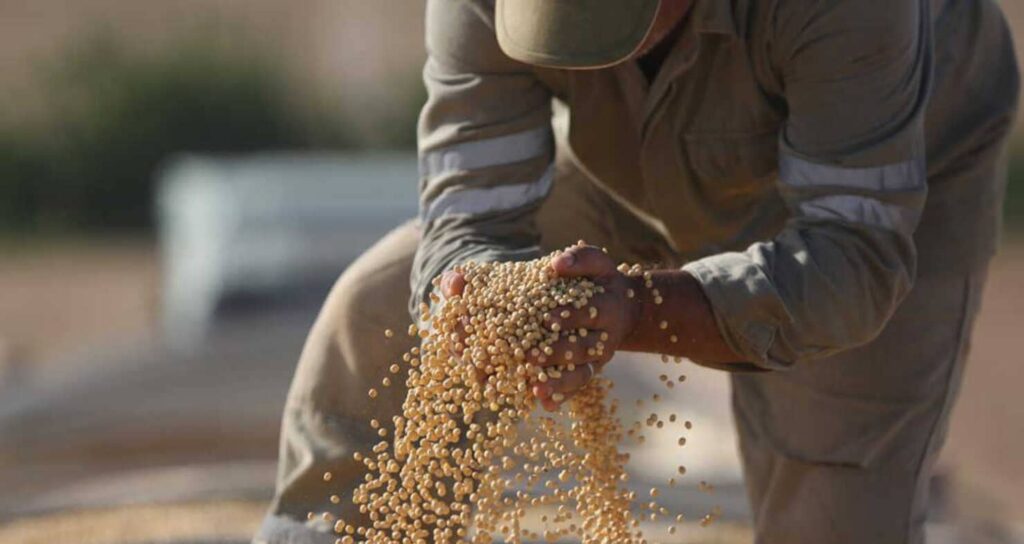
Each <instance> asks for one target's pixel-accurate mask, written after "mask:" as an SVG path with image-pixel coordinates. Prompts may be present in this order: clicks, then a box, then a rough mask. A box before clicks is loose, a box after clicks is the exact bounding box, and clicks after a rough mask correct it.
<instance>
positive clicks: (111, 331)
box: [0, 237, 1024, 542]
mask: <svg viewBox="0 0 1024 544" xmlns="http://www.w3.org/2000/svg"><path fill="white" fill-rule="evenodd" d="M157 287H158V262H157V253H156V251H155V250H154V249H153V247H152V246H151V245H148V244H144V243H138V242H134V243H119V244H114V245H110V246H107V245H97V244H90V245H86V246H84V247H83V246H60V247H54V248H49V249H46V250H42V251H34V252H33V251H24V252H21V253H16V254H14V255H13V257H12V258H8V255H5V258H4V259H3V260H0V293H2V296H0V339H3V340H5V341H6V342H7V345H13V346H17V347H18V349H17V351H14V352H12V353H13V356H12V357H10V359H9V360H10V361H32V360H37V361H45V364H32V363H27V364H26V366H27V367H28V370H27V371H26V372H28V374H27V375H28V379H35V378H37V377H38V376H43V375H51V374H58V375H59V374H64V373H65V372H66V371H74V372H86V373H87V372H88V370H89V369H88V368H85V367H84V365H86V364H88V363H85V362H83V361H84V360H83V359H82V358H80V357H77V356H76V355H75V354H76V353H78V352H80V351H81V350H83V349H86V348H87V347H94V346H97V345H103V344H109V343H111V342H113V343H120V342H131V341H132V340H133V339H134V340H136V341H141V340H143V339H145V338H146V337H148V336H150V335H152V333H153V331H154V329H155V327H154V325H155V323H156V309H157V308H158V305H157V296H156V295H157V293H158V289H157ZM1022 325H1024V238H1022V237H1018V238H1015V239H1010V240H1008V241H1007V243H1006V244H1005V246H1004V248H1003V250H1002V252H1001V253H1000V255H999V256H998V257H997V258H996V260H995V261H994V262H993V265H992V268H991V273H990V278H989V282H988V285H987V289H986V295H985V301H984V303H983V307H982V313H981V315H980V317H979V320H978V322H977V326H976V329H975V335H974V342H973V349H972V355H971V359H970V363H969V368H968V371H967V374H966V381H965V383H964V388H963V391H962V393H961V397H960V400H959V404H958V407H957V411H956V413H955V416H954V420H953V423H952V426H951V431H950V439H949V443H948V445H947V448H946V450H945V453H944V455H943V458H942V462H941V464H942V466H943V471H944V473H946V474H948V475H950V476H951V478H950V481H952V482H955V484H956V492H955V494H954V495H955V496H954V497H952V499H951V502H952V503H953V505H954V507H955V508H956V509H957V510H958V511H959V512H962V513H965V514H967V515H969V516H970V517H972V518H975V519H994V520H1000V521H1005V520H1012V522H1013V523H1014V524H1020V523H1021V522H1024V424H1022V423H1021V421H1024V397H1021V395H1020V394H1019V392H1018V390H1019V388H1020V387H1021V386H1020V384H1021V383H1024V364H1021V363H1024V356H1022V355H1021V354H1022V353H1024V334H1022V331H1024V327H1022ZM2 360H3V358H2V357H0V362H2ZM290 364H291V359H288V361H284V362H283V363H282V365H284V366H285V367H290ZM62 365H77V366H76V367H75V368H73V369H72V368H70V367H65V366H62ZM37 366H38V367H40V368H38V369H37V368H35V367H37ZM2 368H3V367H2V365H0V369H2ZM229 370H230V369H229ZM226 372H227V371H226ZM289 373H290V371H289V370H288V369H285V372H283V373H281V376H280V377H278V376H277V374H273V373H272V374H273V376H271V377H269V378H266V379H263V378H260V379H261V380H262V381H266V382H268V384H269V385H268V386H267V387H268V388H269V389H267V391H266V392H264V393H261V395H264V396H267V397H271V396H273V395H272V394H271V393H272V392H277V390H278V389H280V393H281V394H283V391H284V387H285V383H286V382H285V381H284V380H285V378H286V376H285V375H286V374H289ZM37 375H38V376H37ZM279 378H280V380H279ZM254 379H255V378H254ZM2 381H3V376H2V374H0V383H2ZM262 381H261V382H260V383H262ZM278 381H280V382H281V383H278ZM271 382H272V383H271ZM246 383H248V382H246ZM691 385H692V384H691ZM271 386H273V388H270V387H271ZM245 387H249V386H248V385H247V386H245ZM251 391H252V389H251V388H250V393H251ZM260 391H262V390H260ZM707 393H708V394H711V393H713V391H712V390H711V389H708V390H707ZM722 394H723V395H725V394H727V393H726V392H725V390H724V389H723V390H722ZM723 398H724V397H723ZM266 412H267V413H266V414H264V415H265V416H266V417H263V416H261V417H260V418H259V420H260V421H259V422H256V423H253V424H256V425H257V426H258V427H259V429H262V430H265V431H266V432H265V433H263V434H265V435H266V437H265V438H266V439H265V440H263V441H262V442H260V448H259V449H261V451H262V450H266V453H268V454H272V452H273V447H274V446H273V435H274V434H276V428H277V421H278V414H279V411H278V410H277V409H276V408H275V409H274V410H266ZM226 413H227V412H225V414H226ZM261 413H262V412H261ZM224 417H225V418H227V417H228V416H227V415H224ZM222 423H223V424H224V425H228V426H230V425H231V422H230V421H223V422H222ZM247 428H248V427H247ZM264 428H265V429H264ZM263 434H261V435H260V436H263ZM712 438H713V437H712ZM264 442H266V443H265V444H264ZM695 442H698V441H695ZM705 442H708V443H721V444H722V446H723V447H728V446H729V445H730V444H731V441H728V440H717V441H716V440H713V439H710V438H709V439H708V440H706V441H705ZM716 451H717V450H716ZM713 453H714V455H709V456H708V457H709V458H715V459H720V460H724V461H723V462H725V461H729V456H728V455H726V454H725V453H723V452H713ZM268 461H269V459H268ZM730 462H732V461H730ZM726 464H729V463H726ZM713 468H714V467H710V466H709V467H707V471H711V470H712V469H713ZM267 472H268V474H267V476H268V477H270V476H272V474H271V473H270V472H269V470H268V471H267ZM702 473H703V472H702ZM260 508H261V506H259V505H256V506H252V507H251V508H250V507H246V508H245V509H243V510H244V511H245V513H244V515H243V514H239V515H241V516H242V517H244V518H245V519H246V520H248V521H247V522H246V524H247V525H246V527H247V529H246V531H249V530H250V529H251V526H252V524H253V523H255V522H256V520H257V519H258V513H259V511H260ZM103 515H106V514H103ZM111 515H113V514H111ZM100 517H102V516H100ZM76 519H77V518H73V517H72V518H68V519H65V518H60V523H62V524H64V523H67V524H70V525H68V526H69V527H70V526H77V525H75V524H77V523H85V522H83V521H81V520H78V521H76ZM103 519H106V518H103ZM118 519H120V518H118ZM6 529H7V531H6V532H0V536H11V535H12V534H17V533H16V531H18V530H24V531H29V532H28V533H23V534H21V535H19V539H22V540H17V541H31V539H29V540H23V538H24V537H25V535H28V534H34V533H31V531H34V530H35V529H33V528H31V527H29V526H21V528H20V529H14V528H13V527H11V526H9V527H7V528H6ZM10 531H15V532H14V533H12V532H10ZM244 532H245V531H243V533H244ZM234 536H235V537H237V536H238V535H234ZM706 536H711V535H706ZM716 538H718V537H717V536H716V537H715V538H712V539H710V540H700V541H701V542H728V541H731V540H730V539H728V538H723V539H722V540H716ZM743 540H744V539H743V538H741V539H740V541H743ZM0 542H4V541H3V539H2V538H0Z"/></svg>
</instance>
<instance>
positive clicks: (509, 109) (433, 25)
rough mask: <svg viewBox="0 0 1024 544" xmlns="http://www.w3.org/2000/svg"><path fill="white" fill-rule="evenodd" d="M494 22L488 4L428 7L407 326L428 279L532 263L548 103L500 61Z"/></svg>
mask: <svg viewBox="0 0 1024 544" xmlns="http://www.w3.org/2000/svg"><path fill="white" fill-rule="evenodd" d="M493 21H494V18H493V2H487V1H484V0H457V1H453V0H429V1H428V2H427V17H426V35H427V54H428V58H427V62H426V66H425V67H424V70H423V79H424V82H425V84H426V88H427V95H428V99H427V103H426V105H425V106H424V107H423V111H422V113H421V115H420V120H419V130H418V142H419V145H418V147H419V156H420V215H419V220H420V226H421V232H422V235H421V239H420V243H419V247H418V249H417V252H416V257H415V261H414V263H413V271H412V277H411V282H412V293H413V295H412V299H411V300H410V312H411V313H412V315H413V317H414V319H415V318H416V317H417V316H418V314H419V311H418V310H417V308H418V306H419V304H420V303H421V302H429V301H428V298H427V297H428V294H429V292H430V288H431V285H430V282H431V280H433V278H435V277H437V276H438V275H439V274H440V273H442V272H443V271H444V270H446V269H448V268H450V267H452V266H454V265H455V264H457V263H460V262H465V261H466V260H469V259H476V260H524V259H530V258H534V257H537V256H538V255H539V248H538V245H537V244H538V242H539V233H538V231H537V228H536V224H535V220H534V216H535V214H536V212H537V209H538V208H539V207H540V205H541V203H542V202H543V200H544V198H545V197H546V196H547V194H548V192H549V190H550V188H551V184H552V181H553V179H552V178H553V172H554V169H553V166H552V165H553V159H554V143H553V138H552V133H551V95H550V92H549V91H548V89H547V88H546V87H544V86H543V85H542V84H541V83H540V82H539V81H538V79H537V78H536V76H535V74H534V72H533V71H532V68H531V67H529V66H526V65H523V64H521V63H517V62H515V61H513V60H511V59H510V58H508V57H507V56H505V54H504V53H502V51H501V50H500V48H499V47H498V44H497V40H496V38H495V35H494V28H493Z"/></svg>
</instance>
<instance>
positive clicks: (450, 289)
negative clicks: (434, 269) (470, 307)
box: [441, 270, 466, 297]
mask: <svg viewBox="0 0 1024 544" xmlns="http://www.w3.org/2000/svg"><path fill="white" fill-rule="evenodd" d="M465 288H466V278H465V277H463V275H462V274H461V273H459V272H456V271H454V270H448V271H447V272H445V273H444V274H442V275H441V292H442V293H443V294H444V296H446V297H454V296H457V295H461V294H462V291H463V290H464V289H465Z"/></svg>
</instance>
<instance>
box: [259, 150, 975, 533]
mask: <svg viewBox="0 0 1024 544" xmlns="http://www.w3.org/2000/svg"><path fill="white" fill-rule="evenodd" d="M538 223H539V227H540V229H541V231H542V236H543V237H542V245H543V246H544V247H545V249H557V248H561V247H565V246H567V245H569V244H571V243H573V242H575V241H576V240H577V239H578V238H584V239H586V240H587V241H588V242H590V243H594V244H597V245H602V246H605V247H607V248H608V249H609V252H610V254H611V255H612V256H613V257H615V258H616V259H617V260H622V261H629V262H661V263H663V264H665V265H667V266H677V265H679V264H681V263H680V262H679V259H678V257H677V256H676V255H674V254H673V252H672V250H671V249H670V248H669V246H668V245H667V244H666V243H665V242H664V241H663V239H662V237H661V236H660V235H658V234H657V233H656V232H655V231H654V230H653V229H651V228H650V227H648V226H647V225H645V224H644V223H642V222H641V221H640V220H639V219H637V218H636V217H635V216H633V215H632V214H630V213H629V212H628V211H626V210H625V209H623V208H622V207H621V206H620V205H618V204H617V203H616V202H615V201H614V200H613V199H612V198H610V197H609V196H607V195H606V194H604V193H603V192H602V191H600V190H599V189H598V188H596V186H595V185H594V184H592V183H590V182H589V181H588V180H586V179H584V178H583V177H582V175H580V174H579V173H578V172H576V171H575V170H573V169H571V168H568V167H560V168H559V170H558V175H557V176H556V183H555V188H554V189H553V192H552V195H551V196H550V197H549V198H548V200H547V201H546V203H545V205H544V208H543V209H542V211H541V213H540V217H539V219H538ZM417 240H418V230H417V227H416V225H415V223H413V222H410V223H406V224H404V225H402V226H400V227H398V228H396V229H395V230H394V231H392V232H391V233H389V234H388V235H387V236H385V237H384V238H383V239H382V240H380V241H379V242H378V243H377V244H376V245H375V246H373V247H372V248H371V249H369V250H368V251H367V252H366V253H365V254H364V255H363V256H361V257H360V258H359V259H358V260H357V261H356V262H355V263H353V264H352V265H351V266H350V267H349V268H348V270H346V271H345V273H344V274H342V276H341V277H340V279H339V280H338V282H337V284H336V285H335V286H334V288H333V290H332V291H331V293H330V295H329V296H328V298H327V300H326V302H325V304H324V307H323V310H322V311H321V314H320V316H319V317H318V319H317V321H316V323H315V324H314V326H313V328H312V330H311V332H310V334H309V338H308V340H307V342H306V345H305V347H304V349H303V352H302V355H301V358H300V360H299V365H298V368H297V370H296V373H295V378H294V381H293V383H292V386H291V389H290V391H289V395H288V401H287V405H286V407H285V413H284V420H283V426H282V431H281V449H280V461H279V463H280V465H279V471H278V478H277V493H276V496H275V498H274V502H273V504H272V506H271V510H270V512H269V513H268V515H267V517H266V519H265V522H264V524H263V527H262V528H261V530H260V533H259V535H258V536H257V537H256V542H269V543H273V544H284V543H296V544H298V543H324V544H332V543H334V542H335V536H333V535H332V533H331V526H332V523H330V522H329V521H324V520H323V519H322V518H321V517H320V515H321V513H322V512H331V513H332V514H334V515H340V517H342V518H344V519H345V520H346V521H350V522H351V521H354V520H358V519H360V518H359V517H358V512H356V511H354V509H353V508H352V505H351V503H350V498H351V491H352V489H353V488H354V487H355V486H356V485H358V483H359V481H360V479H361V478H362V476H363V473H364V472H363V467H362V465H361V464H360V463H356V462H355V461H353V460H352V453H353V452H355V451H362V452H366V451H368V450H369V449H370V448H371V447H372V445H373V444H375V443H376V442H377V441H378V440H379V439H378V438H377V436H376V435H375V434H374V433H373V432H372V430H371V429H370V427H369V425H368V423H367V422H368V421H369V419H370V418H371V417H375V418H377V419H380V420H381V421H388V420H389V418H390V416H391V415H393V414H398V413H399V410H400V405H401V402H402V399H403V398H404V395H405V391H404V389H403V388H401V387H396V386H392V387H390V388H383V387H380V379H381V378H382V377H383V376H384V375H385V373H386V368H387V367H388V366H389V365H390V363H391V362H392V361H396V360H397V359H399V358H400V357H401V355H402V353H404V352H405V351H406V350H408V348H410V347H411V341H410V339H408V338H407V337H406V336H405V335H404V334H402V332H403V331H405V329H406V327H407V326H408V323H409V322H410V320H409V316H408V312H407V301H408V298H409V296H410V294H409V293H410V289H409V273H410V269H411V266H412V259H413V253H414V251H415V249H416V245H417ZM984 277H985V271H984V270H979V271H978V272H977V273H972V274H968V275H949V276H929V277H926V278H922V279H919V281H918V282H917V285H916V287H915V288H914V290H913V291H912V292H911V294H910V295H909V297H908V299H907V300H906V301H905V302H904V304H903V305H902V306H901V307H900V309H899V310H898V311H897V312H896V314H895V315H894V316H893V318H892V319H891V321H890V322H889V323H888V325H887V326H886V328H885V330H884V331H883V332H882V333H881V335H880V336H879V337H878V338H877V339H876V340H874V341H873V342H871V343H870V344H868V345H865V346H863V347H860V348H855V349H852V350H849V351H846V352H843V353H842V354H840V355H838V356H835V357H831V358H829V359H827V360H822V361H817V362H815V363H813V364H810V365H806V366H803V367H800V368H797V369H795V370H793V371H791V372H785V373H765V374H736V375H733V376H732V380H733V401H734V402H733V404H734V410H735V414H736V421H737V426H738V431H739V436H740V450H741V453H742V458H743V463H744V473H745V479H746V483H747V488H748V494H749V498H750V502H751V508H752V510H753V513H754V523H755V531H756V534H757V537H756V541H757V542H761V543H772V544H776V543H784V544H801V543H808V544H811V543H813V544H823V543H851V544H852V543H858V544H863V543H872V544H889V543H892V544H896V543H901V544H902V543H912V544H917V543H920V542H922V541H923V524H924V516H925V509H926V499H927V495H928V478H929V474H930V471H931V468H932V466H933V463H934V461H935V457H936V454H937V452H938V450H939V448H940V447H941V444H942V441H943V437H944V434H945V430H946V425H947V421H948V417H949V410H950V407H951V405H952V401H953V399H954V398H955V395H956V391H957V389H958V386H959V384H960V381H961V372H962V368H963V363H964V359H965V354H966V351H967V343H968V338H969V336H970V329H971V324H972V321H973V318H974V315H975V313H976V311H977V306H978V299H979V295H980V291H981V287H982V285H983V282H984ZM385 328H391V329H394V330H395V331H397V332H398V333H399V334H396V335H395V337H394V338H391V339H386V338H385V337H384V334H383V330H384V329H385ZM371 387H376V388H377V389H378V391H380V393H381V394H380V396H379V397H378V399H377V400H376V401H374V402H373V403H371V402H369V400H368V397H367V394H366V392H367V390H368V389H370V388H371ZM386 412H387V413H386ZM325 472H331V474H332V476H333V477H332V479H331V481H329V482H325V481H324V477H323V475H324V473H325ZM331 495H338V496H339V497H340V504H334V503H333V502H332V501H331V499H330V497H331ZM310 512H313V513H314V514H315V516H314V519H313V520H308V519H307V516H308V515H309V513H310Z"/></svg>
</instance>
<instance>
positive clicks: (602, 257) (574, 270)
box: [551, 246, 616, 278]
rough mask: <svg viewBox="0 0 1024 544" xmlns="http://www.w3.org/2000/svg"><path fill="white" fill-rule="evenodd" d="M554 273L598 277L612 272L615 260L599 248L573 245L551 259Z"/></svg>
mask: <svg viewBox="0 0 1024 544" xmlns="http://www.w3.org/2000/svg"><path fill="white" fill-rule="evenodd" d="M551 268H552V269H553V270H554V271H555V275H558V276H562V277H574V276H587V277H591V278H600V277H603V276H608V275H610V274H614V273H615V272H616V270H615V261H613V260H612V258H611V257H609V256H608V255H606V254H605V252H604V251H602V250H601V249H600V248H597V247H594V246H573V247H571V248H569V249H566V250H565V251H563V252H562V253H560V254H559V255H558V256H557V257H555V258H554V259H553V260H552V261H551Z"/></svg>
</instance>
